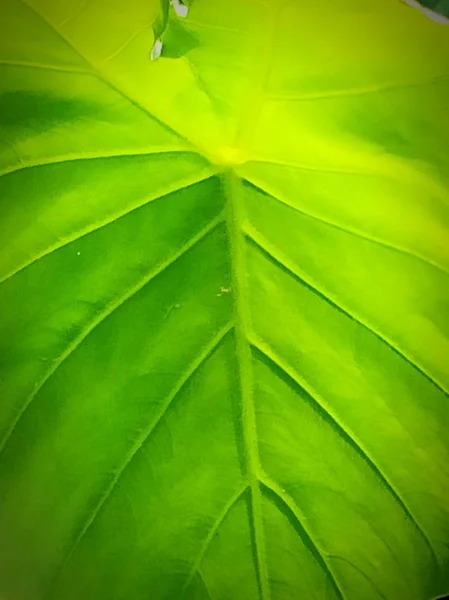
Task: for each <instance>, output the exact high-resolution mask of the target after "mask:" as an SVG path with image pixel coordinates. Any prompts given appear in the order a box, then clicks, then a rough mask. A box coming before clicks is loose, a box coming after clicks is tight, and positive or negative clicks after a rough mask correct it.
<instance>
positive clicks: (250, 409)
mask: <svg viewBox="0 0 449 600" xmlns="http://www.w3.org/2000/svg"><path fill="white" fill-rule="evenodd" d="M222 183H223V192H224V196H225V199H226V203H227V230H228V237H229V247H230V254H231V270H232V293H233V298H234V323H235V325H234V330H235V337H236V356H237V363H238V378H239V385H240V395H241V404H242V406H241V417H242V430H243V440H244V448H245V459H246V466H247V477H248V483H249V486H250V490H251V511H252V526H253V527H252V529H253V531H252V534H253V538H254V539H253V541H254V548H255V553H256V569H257V573H258V579H259V586H260V593H261V598H262V600H269V598H270V590H269V584H268V572H267V561H266V556H265V553H266V552H265V539H264V533H263V519H262V494H261V490H260V483H259V481H260V479H261V477H260V472H261V469H260V458H259V452H258V445H257V431H256V418H255V407H254V383H253V372H252V364H251V363H252V356H251V347H250V345H249V341H248V340H249V335H248V331H249V327H250V317H249V307H248V302H247V298H246V296H247V294H246V286H247V281H246V260H245V238H244V234H243V232H242V229H241V222H242V220H243V219H242V209H243V207H242V205H241V203H240V202H239V198H238V194H237V189H238V185H239V181H238V177H237V175H236V174H235V173H234V172H233V171H232V170H231V169H230V170H227V171H225V172H224V173H223V175H222Z"/></svg>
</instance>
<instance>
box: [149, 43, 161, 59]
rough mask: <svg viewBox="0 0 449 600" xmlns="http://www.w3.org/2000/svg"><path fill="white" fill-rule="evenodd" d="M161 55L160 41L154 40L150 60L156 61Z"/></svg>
mask: <svg viewBox="0 0 449 600" xmlns="http://www.w3.org/2000/svg"><path fill="white" fill-rule="evenodd" d="M161 54H162V40H156V41H155V42H154V45H153V48H152V50H151V60H156V59H158V58H159V57H160V55H161Z"/></svg>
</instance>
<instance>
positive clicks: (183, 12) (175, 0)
mask: <svg viewBox="0 0 449 600" xmlns="http://www.w3.org/2000/svg"><path fill="white" fill-rule="evenodd" d="M171 5H172V6H173V9H174V11H175V13H176V14H177V15H178V17H181V18H182V19H185V18H186V17H187V15H188V13H189V7H188V6H186V5H185V4H182V3H181V2H180V1H179V0H172V2H171Z"/></svg>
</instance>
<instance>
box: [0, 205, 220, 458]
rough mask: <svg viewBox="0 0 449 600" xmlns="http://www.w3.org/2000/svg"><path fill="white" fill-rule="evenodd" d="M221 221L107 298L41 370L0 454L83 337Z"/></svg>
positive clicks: (5, 439)
mask: <svg viewBox="0 0 449 600" xmlns="http://www.w3.org/2000/svg"><path fill="white" fill-rule="evenodd" d="M222 222H223V218H222V216H221V215H219V216H218V217H217V218H216V219H214V220H213V221H212V222H211V223H209V224H208V225H207V226H206V227H205V228H203V229H202V230H201V231H200V232H199V233H197V235H195V236H194V237H193V238H192V239H190V240H189V241H188V242H187V243H186V244H184V246H182V248H180V249H179V250H178V251H177V252H176V253H175V254H173V255H172V256H170V257H169V258H168V259H167V260H166V261H165V262H164V263H161V264H160V265H158V266H157V267H155V268H153V269H152V270H151V271H150V272H149V273H145V275H144V276H143V277H141V278H140V279H139V280H138V281H137V282H136V283H135V284H134V285H133V286H132V287H130V288H128V289H127V290H125V292H124V293H123V294H121V295H119V296H118V297H117V298H115V299H113V300H112V301H111V302H108V303H107V304H106V306H105V307H104V309H103V310H102V311H101V312H100V313H98V315H96V316H95V318H94V319H92V320H91V321H90V322H89V323H88V324H87V325H86V327H85V328H84V329H83V330H82V331H81V332H80V333H79V334H78V335H77V336H76V337H75V338H74V339H73V340H72V341H71V342H70V344H69V345H68V346H67V347H66V348H65V350H64V351H63V352H62V353H61V354H60V355H59V356H58V358H57V359H56V360H55V361H54V362H53V364H52V366H51V367H50V369H49V370H48V371H47V372H46V373H45V374H44V376H43V377H42V378H41V380H40V381H39V382H38V383H37V385H36V387H35V388H34V391H33V392H32V393H31V394H30V396H29V397H28V398H27V400H26V401H25V403H24V405H23V406H22V408H21V410H20V411H19V413H18V414H17V416H16V418H15V420H14V421H13V423H12V424H11V426H10V428H9V429H8V431H7V432H6V435H5V437H4V438H3V441H2V442H0V456H1V454H2V452H3V450H4V448H5V446H6V444H7V443H8V441H9V439H10V438H11V436H12V434H13V433H14V430H15V429H16V427H17V426H18V425H19V423H20V421H21V420H22V417H23V415H24V414H25V412H26V411H27V410H28V409H29V407H30V405H31V404H32V403H33V401H34V400H35V399H36V397H37V396H38V394H39V393H40V391H41V390H42V388H43V387H44V385H46V384H47V383H48V381H49V380H50V379H51V378H52V377H53V376H54V374H55V373H56V372H57V370H58V369H59V368H60V367H61V365H62V364H64V363H65V361H66V360H67V359H68V358H69V357H70V356H71V355H72V354H73V352H74V351H75V350H76V349H77V348H78V347H79V346H80V345H81V344H82V343H83V342H84V340H85V339H86V338H87V337H88V336H89V335H90V334H91V333H92V332H93V331H94V330H95V329H96V328H97V327H98V326H99V325H101V323H103V322H104V321H105V319H107V318H108V317H109V316H110V315H112V314H113V313H114V312H115V311H116V310H118V309H119V308H120V307H121V306H123V305H124V304H125V302H127V301H128V300H130V299H131V298H133V297H134V296H135V295H136V294H137V293H138V292H140V290H142V289H143V288H144V287H145V286H146V285H147V284H148V283H150V281H152V280H153V279H155V278H156V277H157V276H158V275H160V274H161V273H163V272H164V271H165V270H166V269H168V268H169V267H170V266H171V265H172V264H174V263H175V262H176V261H178V260H179V259H180V258H181V257H182V256H184V254H186V252H188V251H189V250H190V249H191V248H193V247H194V246H196V244H198V243H199V242H200V241H201V240H202V239H204V238H205V237H206V236H207V235H208V234H209V233H210V232H212V231H213V230H214V229H215V228H216V227H217V226H218V225H219V224H220V223H222Z"/></svg>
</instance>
